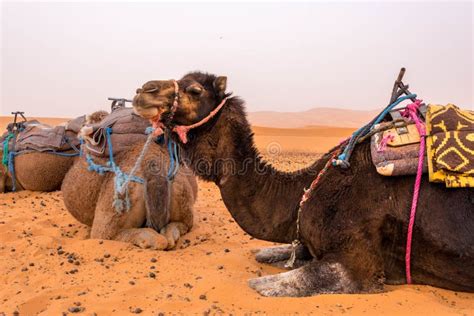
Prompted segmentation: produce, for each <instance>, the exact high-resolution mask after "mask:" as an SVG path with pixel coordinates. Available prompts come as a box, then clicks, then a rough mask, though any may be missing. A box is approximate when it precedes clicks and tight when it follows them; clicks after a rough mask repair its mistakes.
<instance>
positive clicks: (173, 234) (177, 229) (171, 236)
mask: <svg viewBox="0 0 474 316" xmlns="http://www.w3.org/2000/svg"><path fill="white" fill-rule="evenodd" d="M188 231H189V227H188V226H187V225H185V224H184V223H181V222H171V223H169V224H168V225H166V226H165V227H163V228H162V229H161V231H160V234H161V235H163V236H165V238H166V240H167V241H168V247H167V249H173V248H174V247H176V242H177V241H178V239H179V238H180V237H181V236H183V235H184V234H186V233H187V232H188Z"/></svg>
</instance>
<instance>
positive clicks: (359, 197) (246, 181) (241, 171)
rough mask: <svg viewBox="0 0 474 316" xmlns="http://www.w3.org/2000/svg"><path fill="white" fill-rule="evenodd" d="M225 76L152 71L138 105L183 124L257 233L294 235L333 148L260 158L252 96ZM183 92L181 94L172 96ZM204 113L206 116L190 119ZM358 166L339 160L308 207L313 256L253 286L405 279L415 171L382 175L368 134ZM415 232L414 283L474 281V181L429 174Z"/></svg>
mask: <svg viewBox="0 0 474 316" xmlns="http://www.w3.org/2000/svg"><path fill="white" fill-rule="evenodd" d="M226 81H227V80H226V77H216V76H214V75H211V74H204V73H200V72H194V73H190V74H187V75H186V76H184V77H183V78H182V79H180V80H178V81H176V82H175V81H173V80H165V81H149V82H147V83H145V84H144V85H143V87H142V88H141V89H138V90H137V95H136V96H135V98H134V107H135V111H136V112H137V113H139V114H140V115H142V116H143V117H145V118H149V119H152V120H153V121H155V122H157V121H160V123H161V124H163V125H164V127H166V128H168V129H170V130H172V131H175V132H177V133H175V136H174V137H176V140H180V141H181V142H182V144H181V145H182V148H183V149H184V154H185V156H186V159H187V161H188V164H189V165H190V166H191V168H192V169H193V170H194V171H195V173H196V174H197V175H198V176H199V177H201V178H202V179H204V180H207V181H212V182H214V183H215V184H216V185H217V186H218V187H219V189H220V192H221V195H222V198H223V201H224V203H225V205H226V207H227V208H228V210H229V212H230V214H231V215H232V217H233V218H234V219H235V220H236V222H237V223H238V225H240V227H241V228H242V229H243V230H244V231H246V232H247V233H248V234H250V235H251V236H253V237H255V238H258V239H262V240H267V241H272V242H279V243H285V244H288V243H291V242H292V241H293V240H295V239H296V237H297V236H296V233H297V223H296V219H297V213H298V205H299V202H300V199H301V196H302V193H303V189H304V188H307V187H308V186H309V185H310V183H311V182H312V181H313V180H314V178H315V176H316V175H317V174H318V173H319V171H320V170H321V169H322V168H323V166H324V165H325V164H326V162H327V161H328V160H329V159H330V154H325V155H324V156H323V157H322V158H321V159H319V160H317V161H315V162H314V163H313V164H312V165H311V166H310V167H308V168H306V169H303V170H299V171H297V172H291V173H285V172H281V171H278V170H275V168H273V167H272V166H271V165H269V164H268V163H266V162H265V161H263V160H262V159H261V158H260V156H259V153H258V151H257V150H256V148H255V145H254V141H253V134H252V130H251V128H250V125H249V123H248V121H247V119H246V113H245V108H244V102H243V100H242V99H240V98H238V97H232V96H231V95H230V94H228V93H226ZM176 87H178V89H177V90H176V92H175V89H176ZM175 94H176V95H177V97H178V100H179V102H178V103H177V104H174V105H173V100H174V98H175ZM225 99H226V100H225ZM223 101H224V102H225V103H224V105H223V106H222V104H223ZM218 106H222V108H220V107H218ZM219 108H220V111H219ZM213 111H214V112H213ZM217 111H219V112H218V113H217V114H216V115H215V116H214V117H213V118H211V119H209V120H208V121H201V120H203V119H204V118H206V117H208V115H209V114H210V113H215V112H217ZM197 122H200V123H198V124H197V125H201V124H202V125H201V126H194V128H193V129H189V127H186V126H189V125H191V124H195V123H197ZM186 134H187V135H186ZM350 166H351V167H350V168H349V169H342V168H339V167H335V168H330V169H329V170H328V171H327V173H326V174H325V175H324V177H323V178H322V180H321V182H320V183H319V185H318V186H317V187H316V189H315V190H314V191H313V192H312V193H311V195H310V197H309V200H307V202H306V203H305V204H304V206H303V208H302V210H301V213H300V222H299V225H300V236H299V237H300V238H299V239H300V240H301V242H302V244H303V251H299V252H298V253H297V254H298V255H299V259H308V260H307V261H306V264H304V265H303V266H301V267H299V268H296V269H293V270H291V271H288V272H284V273H280V274H277V275H271V276H263V277H260V278H256V279H252V280H250V281H249V285H250V286H251V287H252V288H253V289H255V290H256V291H258V292H259V293H260V294H262V295H265V296H310V295H316V294H321V293H377V292H381V291H383V290H384V284H404V283H405V273H404V272H405V261H404V259H405V242H406V233H407V223H408V220H409V212H410V204H411V198H412V190H413V183H414V178H415V177H414V176H400V177H383V176H380V175H379V174H378V173H377V172H376V170H375V168H374V166H373V164H372V162H371V156H370V144H369V142H365V143H361V144H359V145H358V146H356V148H355V150H354V152H353V154H352V156H351V159H350ZM413 236H414V240H413V244H412V266H411V270H412V280H413V283H416V284H428V285H433V286H436V287H442V288H446V289H452V290H458V291H474V190H472V189H456V190H453V189H447V188H445V187H444V185H434V184H430V183H429V182H428V180H427V179H426V177H423V180H422V184H421V196H420V197H419V201H418V212H417V217H416V223H415V230H414V235H413ZM289 254H290V248H289V247H287V246H285V247H277V248H275V249H269V250H268V249H266V250H263V251H262V252H261V253H260V254H258V256H259V259H260V260H261V261H266V262H276V261H281V260H286V259H287V258H288V257H289Z"/></svg>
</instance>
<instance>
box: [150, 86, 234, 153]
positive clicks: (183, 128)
mask: <svg viewBox="0 0 474 316" xmlns="http://www.w3.org/2000/svg"><path fill="white" fill-rule="evenodd" d="M173 85H174V99H173V105H172V107H171V110H170V112H171V114H170V118H169V120H170V121H172V120H173V118H174V116H175V114H176V111H177V110H178V108H179V84H178V82H177V81H176V80H173ZM227 99H228V98H227V97H226V98H224V99H223V100H222V101H221V103H219V105H218V106H217V107H216V108H215V109H214V110H212V111H211V112H210V113H209V114H208V115H207V116H206V117H205V118H203V119H202V120H200V121H199V122H196V123H194V124H191V125H175V126H173V127H172V128H171V131H173V132H175V133H176V134H178V137H179V139H180V140H181V142H182V143H183V144H186V143H187V142H188V133H189V131H190V130H192V129H195V128H198V127H200V126H202V125H204V124H206V123H207V122H209V121H210V120H211V119H212V118H213V117H214V116H216V115H217V113H219V111H220V110H221V109H222V108H223V107H224V105H225V103H226V101H227ZM150 121H151V123H152V126H153V128H154V129H155V131H154V132H153V135H154V136H160V135H162V134H163V133H164V129H165V128H166V126H165V124H163V122H161V115H160V114H158V115H157V116H155V117H154V118H152V119H150Z"/></svg>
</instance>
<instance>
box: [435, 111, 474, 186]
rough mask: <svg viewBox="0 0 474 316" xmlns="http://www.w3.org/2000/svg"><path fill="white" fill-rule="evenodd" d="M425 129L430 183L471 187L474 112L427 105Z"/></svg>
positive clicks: (473, 170) (472, 179)
mask: <svg viewBox="0 0 474 316" xmlns="http://www.w3.org/2000/svg"><path fill="white" fill-rule="evenodd" d="M426 130H427V135H428V137H427V151H428V157H429V158H428V167H429V179H430V181H431V182H444V183H445V184H446V186H447V187H450V188H457V187H474V112H473V111H468V110H461V109H459V108H458V107H457V106H455V105H453V104H448V105H446V106H442V105H429V107H428V113H427V123H426Z"/></svg>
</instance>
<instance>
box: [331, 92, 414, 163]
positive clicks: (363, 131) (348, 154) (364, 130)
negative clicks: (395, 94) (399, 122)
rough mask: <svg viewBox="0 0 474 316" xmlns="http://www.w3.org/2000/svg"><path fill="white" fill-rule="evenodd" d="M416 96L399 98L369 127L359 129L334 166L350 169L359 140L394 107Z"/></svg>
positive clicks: (369, 124)
mask: <svg viewBox="0 0 474 316" xmlns="http://www.w3.org/2000/svg"><path fill="white" fill-rule="evenodd" d="M416 96H417V95H416V94H409V95H406V96H402V97H400V98H398V99H397V100H396V101H395V102H393V103H392V104H390V105H388V106H387V107H386V108H385V109H384V110H383V111H382V112H381V113H380V114H379V115H378V116H377V117H376V118H374V119H373V120H372V121H371V122H370V123H368V124H367V125H364V126H363V127H361V128H359V129H358V130H356V131H355V132H354V133H353V134H352V136H351V138H350V140H349V142H348V143H347V145H346V147H345V148H344V151H343V152H342V154H340V155H339V156H338V157H337V159H336V160H335V161H334V162H333V165H335V166H336V165H338V166H341V167H343V168H349V167H350V163H349V159H350V157H351V154H352V151H353V150H354V147H355V145H356V143H357V140H358V139H359V138H361V137H363V136H365V135H367V133H368V132H369V131H370V130H371V129H372V128H373V127H374V126H375V125H377V124H379V123H380V122H381V121H382V120H383V118H384V117H385V116H386V115H387V114H388V113H389V112H390V111H391V110H393V108H394V107H396V106H397V105H398V104H400V103H401V102H403V101H405V100H407V99H415V98H416Z"/></svg>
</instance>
